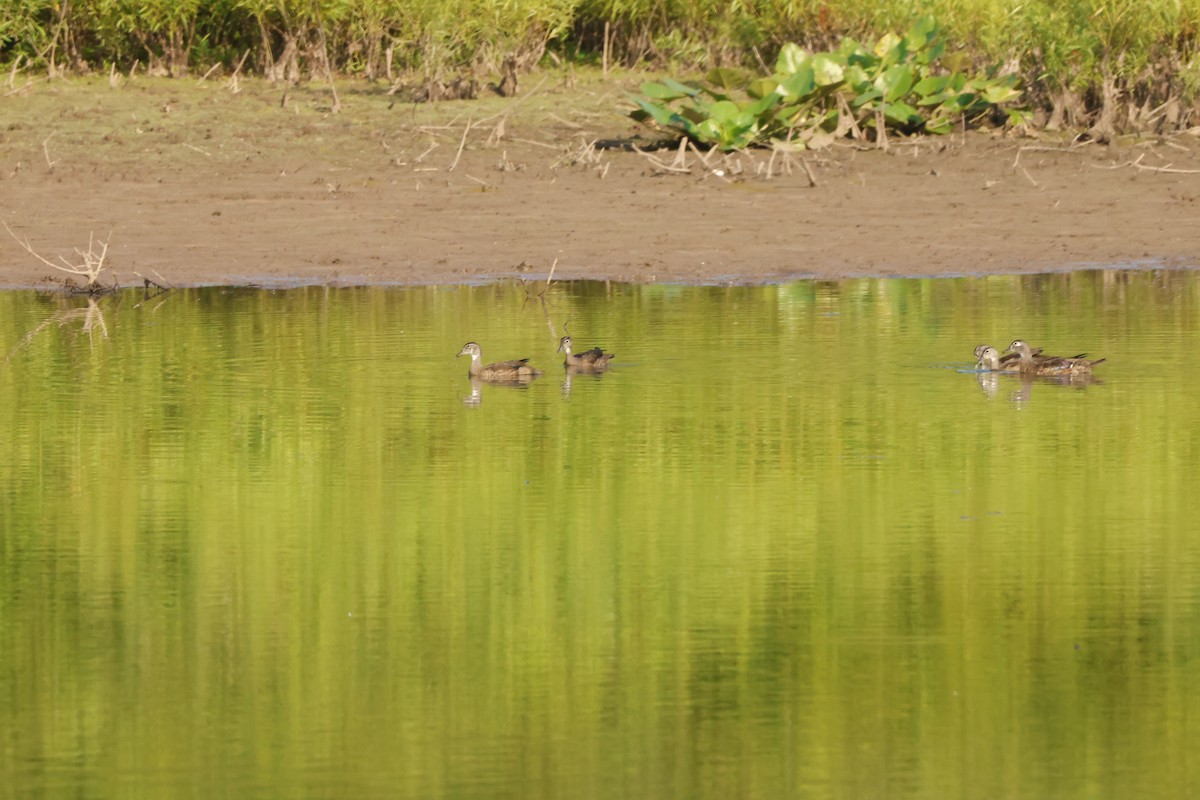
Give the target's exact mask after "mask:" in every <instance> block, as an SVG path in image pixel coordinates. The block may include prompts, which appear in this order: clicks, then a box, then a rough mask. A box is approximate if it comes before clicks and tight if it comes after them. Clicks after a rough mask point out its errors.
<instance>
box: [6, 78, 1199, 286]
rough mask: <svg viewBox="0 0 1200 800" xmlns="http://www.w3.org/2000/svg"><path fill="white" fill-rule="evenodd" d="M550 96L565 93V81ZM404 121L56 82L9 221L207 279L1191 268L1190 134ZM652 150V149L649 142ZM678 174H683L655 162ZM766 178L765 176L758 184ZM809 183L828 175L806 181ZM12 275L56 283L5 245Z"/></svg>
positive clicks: (364, 97) (360, 99) (729, 277)
mask: <svg viewBox="0 0 1200 800" xmlns="http://www.w3.org/2000/svg"><path fill="white" fill-rule="evenodd" d="M554 80H557V79H554ZM554 80H543V83H542V84H541V85H540V86H538V87H535V88H534V90H533V91H532V92H530V93H529V94H527V95H526V96H525V97H518V98H517V99H516V100H512V99H502V98H490V99H485V100H482V101H464V102H461V103H442V104H436V105H433V106H429V105H425V106H398V105H396V104H394V103H392V102H391V100H390V99H389V98H388V97H387V96H386V93H385V92H383V91H382V90H376V89H372V88H370V87H363V88H362V89H361V90H360V91H358V92H356V93H351V92H344V93H343V97H342V102H343V107H344V110H343V112H342V113H341V114H336V115H334V114H331V113H329V109H328V108H325V107H324V105H323V102H324V97H323V95H322V94H321V93H320V92H319V91H297V90H293V92H292V93H290V95H285V96H282V97H281V94H280V92H279V91H278V90H276V89H274V88H272V87H270V86H269V85H268V84H258V85H251V86H249V87H248V88H243V90H242V91H240V92H238V93H236V94H235V93H233V92H231V91H230V90H229V88H228V87H223V86H220V85H218V84H211V85H208V86H205V85H203V84H202V85H200V86H196V85H194V84H192V83H190V82H188V83H186V84H185V83H184V82H171V81H165V80H164V81H157V82H156V81H150V80H144V81H142V82H140V83H139V84H136V85H127V86H123V87H121V88H120V89H116V90H113V89H110V88H109V87H108V86H107V85H106V84H101V83H98V82H95V83H90V84H89V83H87V82H75V83H70V84H67V83H59V84H48V85H46V86H43V87H35V88H34V89H33V90H32V91H30V92H27V93H24V94H19V95H16V96H11V97H7V98H5V99H4V100H2V101H0V103H3V105H4V108H5V110H6V112H8V113H6V115H5V116H6V117H7V118H8V119H10V120H13V122H10V123H9V124H8V126H7V127H6V129H4V130H3V132H2V138H0V193H2V195H3V198H4V202H3V205H2V206H0V212H2V213H3V218H4V219H5V221H6V222H8V224H9V225H10V227H12V228H13V230H14V231H16V232H17V233H18V234H19V235H21V236H22V237H28V238H29V240H30V243H31V244H32V245H33V246H34V247H35V248H36V249H37V251H38V252H39V253H41V254H42V255H44V256H46V257H48V258H56V257H57V256H58V255H59V254H61V255H63V256H65V257H68V258H69V259H71V258H72V257H73V255H72V251H73V248H75V247H83V246H86V244H87V241H88V236H89V233H91V232H95V233H96V234H97V235H98V236H101V237H103V236H107V235H108V234H109V232H110V231H111V233H112V235H111V240H110V245H111V246H110V249H109V257H108V264H109V266H110V268H111V270H112V272H113V273H114V274H115V275H116V276H117V277H118V278H119V279H120V281H121V282H122V283H123V284H131V283H136V282H140V280H139V278H138V274H142V275H151V276H152V275H159V276H161V277H162V278H163V279H165V280H166V281H168V282H170V283H172V284H174V285H178V286H191V285H203V284H238V285H244V284H270V285H279V284H293V283H320V284H333V285H347V284H387V283H396V284H414V283H456V282H464V281H486V280H492V279H498V278H504V277H521V278H545V276H546V275H547V274H548V273H549V271H550V270H551V268H552V267H553V269H554V277H555V278H556V279H571V278H593V279H611V280H619V281H685V282H713V281H717V282H721V281H734V282H760V281H773V280H785V279H791V278H801V277H813V276H815V277H820V278H838V277H846V276H859V275H927V276H939V275H962V274H984V273H1002V272H1041V271H1051V270H1064V269H1071V268H1077V267H1084V266H1116V267H1129V266H1139V267H1146V266H1150V267H1159V266H1161V267H1169V268H1194V267H1196V266H1198V265H1200V225H1197V224H1196V220H1197V218H1198V213H1197V212H1198V210H1200V207H1198V205H1197V199H1198V198H1200V140H1198V139H1197V137H1195V136H1182V137H1177V138H1174V139H1171V140H1157V139H1147V140H1130V141H1125V142H1121V143H1119V144H1117V145H1112V146H1100V145H1094V144H1093V145H1082V146H1075V147H1071V146H1069V144H1068V143H1064V142H1054V141H1044V140H1041V141H1039V140H1031V139H1006V138H1002V137H997V136H995V135H993V134H987V133H974V134H967V135H966V136H965V137H963V136H959V135H955V136H951V137H944V138H940V139H936V140H923V141H919V142H911V143H901V144H896V145H894V146H893V147H892V148H891V149H890V150H889V151H888V152H881V151H878V150H872V149H860V148H856V147H853V146H850V145H846V146H839V147H835V148H834V149H832V150H830V151H826V152H822V153H816V154H806V155H805V156H804V158H805V159H806V162H807V166H808V169H807V170H805V169H803V167H802V165H800V164H799V162H797V161H795V160H792V161H790V162H789V161H786V160H785V159H783V158H782V157H776V158H775V159H774V160H773V161H772V159H771V157H770V154H769V153H756V154H752V155H751V156H748V157H741V158H736V159H732V160H725V159H721V158H720V157H716V158H710V159H709V160H708V163H707V165H706V164H705V163H704V162H703V161H701V159H700V157H699V156H698V155H697V154H695V153H688V154H687V158H686V162H682V161H676V160H675V159H676V154H675V153H674V152H673V151H659V152H657V153H656V154H655V156H654V157H655V158H656V159H657V162H658V163H657V164H656V163H655V162H654V161H652V160H651V159H650V158H649V157H647V156H645V155H642V154H639V153H636V152H629V151H624V150H614V149H596V148H592V147H589V146H588V145H589V144H590V143H592V142H595V141H597V140H600V141H602V142H603V140H628V139H629V138H630V137H637V136H640V137H645V135H646V131H645V130H644V129H642V128H640V127H638V126H636V125H634V124H633V123H631V122H630V121H628V120H627V119H625V118H624V117H623V116H622V115H621V109H622V108H623V105H622V102H623V101H622V98H623V96H624V95H623V92H624V91H626V90H628V89H631V88H632V87H633V85H634V84H636V80H635V79H630V80H629V81H626V82H623V83H621V82H612V83H608V84H604V83H591V84H588V85H569V84H568V82H566V81H565V80H564V81H560V82H559V84H558V85H554ZM641 141H645V139H644V138H642V139H641ZM664 166H666V167H673V168H675V169H686V170H687V171H686V172H684V171H669V170H666V169H663V167H664ZM768 172H769V173H770V175H771V178H770V179H768V178H767V177H766V176H767V174H768ZM814 182H815V185H814ZM0 237H2V238H0V285H3V286H6V287H18V286H32V285H38V284H40V283H42V282H43V281H44V279H45V277H46V276H47V275H48V274H50V273H51V270H49V269H48V268H47V267H45V266H44V265H42V264H41V263H39V262H37V261H36V260H35V259H33V258H31V257H30V256H29V255H28V254H27V253H25V252H24V251H23V250H21V248H20V247H19V246H18V245H17V243H16V242H14V241H12V240H11V239H10V238H9V237H8V236H7V234H4V233H3V232H2V231H0Z"/></svg>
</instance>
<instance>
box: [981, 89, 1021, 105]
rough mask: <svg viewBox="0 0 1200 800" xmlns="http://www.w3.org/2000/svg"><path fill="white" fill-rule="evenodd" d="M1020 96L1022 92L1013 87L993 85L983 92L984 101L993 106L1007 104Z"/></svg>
mask: <svg viewBox="0 0 1200 800" xmlns="http://www.w3.org/2000/svg"><path fill="white" fill-rule="evenodd" d="M1020 96H1021V92H1020V90H1019V89H1014V88H1012V87H1011V86H998V85H995V84H993V85H991V86H988V87H986V88H984V90H983V99H984V100H986V101H988V102H989V103H991V104H993V105H999V104H1000V103H1007V102H1008V101H1009V100H1013V99H1015V98H1018V97H1020Z"/></svg>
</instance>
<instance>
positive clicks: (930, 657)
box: [0, 272, 1200, 799]
mask: <svg viewBox="0 0 1200 800" xmlns="http://www.w3.org/2000/svg"><path fill="white" fill-rule="evenodd" d="M546 301H547V304H546V305H545V306H543V304H542V302H541V300H540V299H539V298H538V297H536V296H532V297H527V292H526V290H525V289H524V288H523V287H521V286H520V285H516V284H505V285H497V286H481V287H433V288H428V287H421V288H403V289H401V288H390V289H340V290H325V289H297V290H292V291H279V292H266V291H226V290H219V289H206V290H196V291H177V292H174V293H171V294H169V295H166V296H165V297H160V298H154V299H151V300H149V301H143V300H142V295H141V294H140V293H133V292H127V293H125V294H123V295H121V296H120V297H115V298H114V297H110V298H104V299H102V300H101V301H100V302H99V303H98V304H97V306H96V307H95V308H94V309H92V310H91V311H90V312H89V310H88V308H87V302H86V301H84V300H63V299H52V298H44V297H37V296H35V295H33V294H31V293H23V292H14V293H4V294H0V355H4V354H7V361H6V362H4V363H3V364H0V697H2V698H3V702H0V737H3V738H2V739H0V774H2V775H4V776H5V778H4V782H3V786H4V787H5V788H3V789H0V795H3V794H5V793H7V796H14V797H17V796H19V797H22V798H25V797H64V796H73V797H89V798H96V797H131V798H132V797H138V798H141V797H146V798H163V797H178V796H193V797H354V798H368V797H370V798H374V797H380V798H392V797H396V798H476V797H478V798H499V797H508V798H539V797H543V798H568V797H569V798H667V797H678V798H732V797H747V798H776V797H780V798H784V797H788V798H790V797H803V798H946V797H970V798H1015V797H1021V798H1025V797H1030V798H1032V797H1046V798H1049V797H1054V798H1132V797H1137V798H1164V799H1166V798H1180V797H1187V796H1197V795H1198V794H1200V761H1198V758H1197V756H1196V753H1200V524H1198V523H1197V517H1198V513H1200V478H1198V477H1197V476H1198V475H1200V467H1198V466H1197V465H1200V371H1198V370H1196V369H1195V368H1194V367H1193V366H1192V365H1191V355H1192V354H1193V353H1195V352H1200V273H1121V272H1083V273H1073V274H1066V275H1057V276H1044V277H996V278H971V279H959V280H949V279H940V280H854V281H845V282H839V283H819V282H800V283H794V284H787V285H781V286H766V287H741V288H722V287H680V286H658V285H654V286H626V285H620V286H618V285H612V286H608V285H604V284H556V285H554V286H553V287H552V288H551V289H550V291H549V293H548V294H547V296H546ZM567 320H569V323H568V324H569V330H570V333H571V334H572V336H573V337H574V339H575V341H576V343H577V345H582V346H591V345H593V344H600V345H603V346H604V347H605V348H606V349H608V350H611V351H614V352H615V353H616V354H617V364H618V366H616V367H615V368H614V369H612V370H611V371H610V372H608V373H607V374H604V375H601V376H598V377H596V376H573V377H572V378H571V380H570V382H569V384H568V382H567V380H566V376H564V375H563V374H562V370H561V367H559V366H558V363H559V362H558V360H557V359H558V357H556V356H555V354H554V349H555V346H556V345H557V338H556V337H557V335H561V333H562V326H563V323H564V321H567ZM1017 337H1022V338H1025V339H1026V340H1028V341H1030V342H1031V343H1032V344H1034V345H1035V346H1044V347H1046V348H1048V349H1049V350H1051V351H1055V352H1060V353H1062V354H1073V353H1076V352H1080V351H1086V352H1088V353H1090V354H1091V355H1092V356H1093V357H1099V356H1107V357H1108V358H1109V362H1108V363H1106V364H1104V365H1102V366H1101V367H1099V368H1098V369H1097V378H1098V380H1097V381H1096V382H1093V383H1091V384H1079V385H1072V386H1061V385H1055V384H1051V383H1044V382H1037V383H1034V384H1031V385H1022V384H1021V382H1020V381H1019V380H1017V379H1015V378H1013V377H1011V376H1000V377H999V378H997V379H996V380H995V381H993V382H989V381H988V380H986V379H983V380H981V379H980V376H977V375H975V374H972V373H970V372H968V371H965V370H969V369H970V368H971V362H972V361H973V358H972V355H971V351H972V350H973V348H974V347H975V345H976V344H979V343H981V342H987V343H991V344H994V345H997V346H1000V347H1003V346H1005V345H1007V344H1008V342H1010V341H1011V340H1012V339H1014V338H1017ZM469 339H474V340H476V341H479V342H480V343H481V344H482V345H483V349H484V358H485V360H500V359H507V358H515V357H521V356H530V357H531V358H532V360H533V362H534V363H535V364H537V365H538V366H540V367H542V368H543V369H545V370H546V375H545V376H544V377H542V378H540V379H539V380H537V381H535V382H534V383H533V384H532V385H530V386H528V387H527V388H511V387H503V386H491V385H483V386H482V387H479V389H478V392H477V394H475V395H473V389H472V386H471V384H470V382H469V381H468V380H467V378H466V367H467V365H466V361H465V359H458V360H456V359H455V358H454V354H455V353H457V352H458V350H459V348H460V347H461V346H462V344H463V343H464V342H466V341H467V340H469Z"/></svg>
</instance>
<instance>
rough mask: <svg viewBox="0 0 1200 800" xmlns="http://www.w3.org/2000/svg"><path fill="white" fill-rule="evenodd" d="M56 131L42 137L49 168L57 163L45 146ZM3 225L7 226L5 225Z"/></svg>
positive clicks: (52, 167) (43, 149) (43, 151)
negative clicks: (51, 158)
mask: <svg viewBox="0 0 1200 800" xmlns="http://www.w3.org/2000/svg"><path fill="white" fill-rule="evenodd" d="M56 133H58V131H50V136H47V137H46V138H45V139H42V153H43V154H45V156H46V166H48V167H49V168H50V169H54V165H55V164H57V163H58V162H57V161H52V160H50V148H49V147H47V144H48V143H49V142H50V139H51V137H53V136H54V134H56ZM5 227H7V226H5ZM10 232H11V231H10Z"/></svg>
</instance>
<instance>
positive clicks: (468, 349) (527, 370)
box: [455, 342, 542, 381]
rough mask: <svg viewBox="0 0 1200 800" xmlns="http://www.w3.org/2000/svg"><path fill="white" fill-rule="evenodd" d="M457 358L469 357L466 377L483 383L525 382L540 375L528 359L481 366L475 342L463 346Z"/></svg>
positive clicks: (477, 346)
mask: <svg viewBox="0 0 1200 800" xmlns="http://www.w3.org/2000/svg"><path fill="white" fill-rule="evenodd" d="M458 356H470V357H471V366H470V367H469V368H468V369H467V375H469V376H470V377H472V378H479V379H481V380H485V381H527V380H532V379H533V378H536V377H537V376H538V375H541V374H542V371H541V370H540V369H537V368H535V367H534V366H533V365H531V364H530V363H529V359H528V358H518V359H514V360H513V361H497V362H496V363H495V364H488V365H487V366H483V364H482V358H483V351H482V350H480V348H479V345H478V344H476V343H475V342H467V343H466V344H464V345H463V346H462V350H459V351H458ZM458 356H455V358H458Z"/></svg>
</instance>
